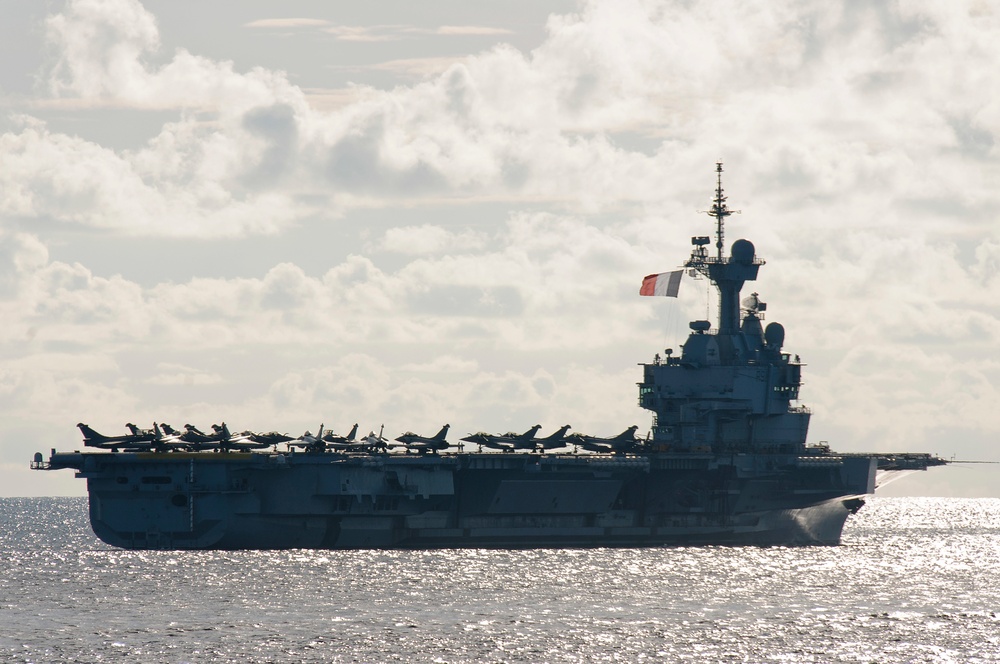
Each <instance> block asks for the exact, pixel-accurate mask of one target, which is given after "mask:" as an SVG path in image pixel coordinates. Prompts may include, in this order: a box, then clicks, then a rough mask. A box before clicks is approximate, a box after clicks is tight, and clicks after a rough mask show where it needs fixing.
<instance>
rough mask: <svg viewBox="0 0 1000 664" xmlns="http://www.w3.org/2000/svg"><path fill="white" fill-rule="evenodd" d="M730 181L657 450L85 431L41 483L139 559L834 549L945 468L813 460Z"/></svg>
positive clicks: (914, 459)
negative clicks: (388, 551) (169, 554)
mask: <svg viewBox="0 0 1000 664" xmlns="http://www.w3.org/2000/svg"><path fill="white" fill-rule="evenodd" d="M716 184H717V186H716V191H715V198H714V200H713V203H712V207H711V210H710V211H709V214H710V215H711V216H712V217H713V218H714V219H715V222H716V227H715V243H714V244H715V246H714V249H715V251H714V252H712V251H711V249H710V245H711V244H712V240H711V238H710V237H708V236H696V237H693V238H692V252H691V256H690V257H689V258H688V259H687V261H686V262H685V263H684V270H687V271H691V272H693V273H695V274H699V275H701V276H703V277H704V278H707V279H708V280H709V281H710V282H711V283H712V284H713V285H714V286H715V288H716V289H717V291H718V295H719V316H718V322H717V326H716V327H715V328H714V329H713V327H712V324H711V322H710V321H707V320H697V321H693V322H692V323H691V333H690V335H689V336H688V338H687V340H686V341H685V342H684V344H683V345H682V346H681V351H680V352H679V353H678V354H674V353H673V351H672V350H668V351H667V352H666V353H665V356H664V357H661V356H660V355H659V354H656V355H655V356H654V359H653V361H652V362H649V363H643V364H642V365H641V366H642V381H641V382H640V383H639V405H640V406H641V407H642V408H645V409H648V410H650V411H652V412H653V414H654V415H653V422H652V428H651V432H650V435H649V436H648V437H647V438H637V437H636V436H635V431H636V428H637V427H634V426H633V427H629V428H627V429H625V431H623V432H622V433H621V434H620V435H618V436H613V437H608V438H598V437H594V436H585V435H582V434H570V435H567V430H568V429H569V427H568V426H564V427H562V428H561V429H560V430H559V431H557V432H555V433H554V434H552V435H550V436H548V437H545V438H536V436H535V434H536V433H537V431H538V430H539V429H540V427H538V426H533V427H531V428H530V429H528V430H527V431H526V432H524V433H523V434H515V433H510V434H502V435H495V434H487V433H478V434H472V435H470V436H468V437H466V438H465V439H463V440H466V441H468V442H470V443H473V444H478V445H479V451H476V452H469V451H465V450H464V449H462V448H461V447H459V448H458V449H457V450H456V449H455V448H454V447H453V446H452V445H451V444H449V443H448V441H447V440H446V436H447V432H448V425H445V426H444V427H443V428H442V430H441V431H440V432H439V433H438V434H436V435H434V436H420V435H417V434H414V433H412V432H407V433H405V434H403V435H401V436H400V437H399V438H397V439H396V440H397V441H400V445H398V446H394V444H393V443H391V442H389V441H388V440H387V439H386V438H384V437H383V436H382V435H381V434H378V435H376V434H374V433H371V434H369V435H368V436H367V437H365V438H364V439H362V440H355V434H356V431H357V426H356V425H355V429H354V430H353V431H352V432H351V434H349V435H348V436H331V434H329V432H328V433H327V434H324V433H323V431H322V427H321V429H320V431H319V433H318V434H316V435H313V434H311V433H308V432H307V434H304V435H303V436H300V437H298V438H292V437H290V436H283V435H281V434H276V433H271V434H254V433H252V432H244V433H243V434H233V433H231V432H230V431H229V429H228V427H226V426H225V424H223V425H221V426H217V427H216V429H215V431H216V433H215V434H205V433H203V432H201V431H199V430H197V429H196V428H194V427H191V426H190V425H189V427H190V428H189V429H188V431H187V432H185V433H180V432H175V431H173V430H172V429H169V428H167V429H168V431H167V433H164V431H162V430H161V428H160V426H159V425H154V429H153V430H150V431H142V430H138V429H136V428H134V427H133V433H132V435H131V436H122V437H106V436H101V435H100V434H97V432H95V431H93V430H92V429H90V428H89V427H87V426H86V425H83V424H81V425H80V428H81V431H84V434H85V445H87V446H91V447H101V448H105V449H102V450H98V451H88V452H56V451H55V450H52V452H51V454H50V456H49V457H48V458H47V459H46V458H44V457H43V455H42V454H40V453H39V454H36V455H35V459H34V461H33V462H32V467H33V468H35V469H38V470H58V469H66V468H71V469H75V470H76V471H77V477H80V478H83V479H86V480H87V488H88V493H89V506H90V520H91V524H92V526H93V528H94V532H95V533H96V534H97V536H98V537H99V538H100V539H102V540H103V541H105V542H107V543H109V544H111V545H114V546H119V547H124V548H130V549H282V548H441V547H509V548H526V547H591V546H650V545H698V544H757V545H772V544H773V545H808V544H837V543H839V542H840V538H841V533H842V530H843V526H844V523H845V521H846V520H847V518H848V517H849V516H850V515H851V514H853V513H854V512H856V511H857V510H858V509H860V508H861V506H862V505H863V504H864V496H865V495H867V494H870V493H872V492H874V490H875V488H876V484H877V481H878V480H879V478H880V476H885V475H888V474H892V473H898V472H908V471H913V470H926V469H927V468H928V467H929V466H934V465H940V464H942V463H945V462H944V461H942V460H941V459H937V458H936V457H933V456H931V455H929V454H920V453H904V454H879V453H854V454H838V453H835V452H832V451H831V450H830V449H829V447H827V446H825V445H813V446H810V445H807V444H806V434H807V431H808V427H809V418H810V413H809V411H808V409H807V408H805V407H803V406H801V405H797V400H798V396H799V388H800V386H801V371H802V366H803V365H802V363H801V362H800V361H799V359H798V357H797V356H793V355H791V354H790V353H788V352H785V351H784V350H783V345H784V336H785V335H784V329H783V328H782V327H781V325H779V324H777V323H769V324H768V325H767V326H766V327H764V326H763V324H762V320H763V316H764V312H765V310H766V305H765V304H764V303H763V302H762V301H761V300H760V298H759V296H758V294H757V293H753V294H752V295H749V296H748V297H746V298H745V299H742V300H741V299H740V296H741V291H742V289H743V287H744V285H745V284H746V282H748V281H755V280H756V278H757V274H758V271H759V269H760V268H761V266H763V265H764V262H763V261H762V260H760V259H759V258H758V257H757V256H756V250H755V248H754V246H753V244H752V243H750V242H749V241H747V240H737V241H736V242H734V243H733V244H732V247H731V249H730V252H729V255H728V256H727V255H725V242H724V221H725V218H726V217H727V216H729V215H730V214H731V213H732V212H731V211H730V210H729V208H728V206H727V203H726V197H725V196H724V192H723V188H722V164H721V163H719V164H717V165H716ZM678 276H679V275H678ZM675 285H676V284H675ZM109 441H110V442H109ZM279 445H283V446H284V449H282V450H279V449H278V447H279ZM483 447H487V448H493V449H494V450H496V451H494V452H484V451H482V448H483ZM570 448H572V450H573V451H572V452H569V451H568V450H569V449H570ZM560 450H562V451H560Z"/></svg>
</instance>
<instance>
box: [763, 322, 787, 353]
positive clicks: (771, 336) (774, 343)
mask: <svg viewBox="0 0 1000 664" xmlns="http://www.w3.org/2000/svg"><path fill="white" fill-rule="evenodd" d="M764 342H765V343H766V344H767V346H768V348H774V349H779V348H781V346H782V345H783V344H784V343H785V326H784V325H782V324H781V323H768V325H767V327H765V328H764Z"/></svg>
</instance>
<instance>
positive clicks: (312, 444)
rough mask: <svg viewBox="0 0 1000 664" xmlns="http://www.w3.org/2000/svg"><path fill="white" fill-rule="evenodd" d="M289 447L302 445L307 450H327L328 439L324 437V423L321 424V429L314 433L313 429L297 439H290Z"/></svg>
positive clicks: (316, 451) (315, 451)
mask: <svg viewBox="0 0 1000 664" xmlns="http://www.w3.org/2000/svg"><path fill="white" fill-rule="evenodd" d="M288 446H289V447H301V448H302V449H303V450H305V451H306V452H310V453H318V452H323V451H325V450H326V440H324V439H323V425H322V424H320V425H319V431H318V432H316V435H313V433H312V432H311V431H306V432H305V433H304V434H302V435H301V436H299V437H298V438H297V439H296V440H294V441H293V440H290V441H288Z"/></svg>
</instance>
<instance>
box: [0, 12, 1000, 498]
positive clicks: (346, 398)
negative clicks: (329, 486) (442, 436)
mask: <svg viewBox="0 0 1000 664" xmlns="http://www.w3.org/2000/svg"><path fill="white" fill-rule="evenodd" d="M0 9H2V12H3V16H4V20H3V21H0V314H2V316H3V321H4V324H3V325H2V327H0V495H4V496H33V495H84V493H85V491H86V487H85V482H84V481H82V480H77V479H75V478H74V477H73V476H72V474H71V473H70V472H58V473H56V472H53V473H39V472H34V471H30V470H29V469H28V465H29V461H30V459H31V457H32V455H33V454H34V453H35V452H38V451H41V452H43V453H44V454H46V455H47V454H48V450H49V449H50V448H56V449H59V450H63V451H68V450H73V449H82V443H81V438H80V435H79V432H78V430H77V429H76V424H77V422H84V423H87V424H90V425H91V426H92V427H94V428H95V429H97V430H98V431H101V432H104V433H106V434H121V433H124V432H125V429H124V424H125V423H126V422H135V423H137V424H140V425H141V426H145V427H150V426H152V423H153V422H154V421H156V422H168V423H170V424H172V425H174V426H180V425H183V424H185V423H193V424H196V425H198V426H199V427H201V428H203V429H204V428H206V427H208V426H210V425H211V424H212V423H217V422H221V421H225V422H226V423H227V424H228V425H229V427H230V429H232V430H234V431H235V430H243V429H252V430H261V431H271V430H278V431H282V432H289V433H292V434H293V435H298V434H301V433H302V432H303V431H305V430H307V429H309V430H312V431H315V430H316V428H317V427H318V426H319V424H320V423H323V424H325V425H326V427H328V428H330V429H333V430H334V431H338V432H345V431H347V430H348V429H349V428H350V427H351V425H353V424H354V423H355V422H358V423H359V424H360V428H361V430H362V431H367V430H376V431H377V430H378V429H379V427H380V426H383V425H384V427H385V431H386V433H387V434H392V435H398V434H399V433H401V432H403V431H405V430H413V431H418V432H425V433H427V434H432V433H434V432H435V431H437V430H438V428H440V426H441V425H442V424H444V423H445V422H447V423H450V424H451V425H452V434H453V436H452V437H453V438H457V437H460V436H461V435H465V433H466V432H474V431H481V430H483V431H490V432H503V431H508V430H516V431H522V430H525V429H527V428H529V427H530V426H532V425H534V424H541V425H542V427H543V428H542V432H541V433H542V435H546V434H547V433H549V432H550V431H554V430H555V429H556V428H558V427H559V426H561V425H563V424H571V425H572V426H573V430H574V431H582V432H586V433H590V434H594V435H610V434H615V433H618V432H620V431H621V430H623V429H624V428H626V427H627V426H629V425H632V424H637V425H639V427H640V428H639V432H640V434H644V433H645V432H646V431H648V429H649V427H650V424H651V418H650V413H649V412H647V411H644V410H642V409H640V408H639V407H638V406H637V399H638V390H637V387H636V383H637V382H638V381H639V380H640V379H641V368H640V367H639V366H638V364H639V363H641V362H648V361H651V360H652V358H653V355H654V353H657V352H660V353H662V351H663V350H664V349H665V348H678V347H679V345H680V344H681V343H683V341H684V339H685V336H686V333H687V323H688V322H689V321H691V320H695V319H702V318H705V317H706V316H708V317H710V318H713V319H714V318H715V317H716V304H715V302H714V299H713V298H712V296H711V295H710V293H709V290H708V285H707V284H706V283H705V282H704V281H700V282H699V281H694V280H686V281H685V282H684V283H683V284H682V287H681V296H680V297H679V298H677V299H672V298H643V297H639V296H638V288H639V285H640V283H641V281H642V277H643V276H644V275H647V274H650V273H653V272H663V271H667V270H672V269H675V268H676V267H677V266H679V265H681V264H682V263H683V261H684V260H685V259H686V258H687V256H688V254H689V253H690V238H691V236H694V235H709V234H710V233H711V232H712V219H711V218H710V217H708V216H706V215H705V214H704V211H705V210H707V209H708V206H709V204H710V201H711V198H712V194H713V190H714V186H715V173H714V171H715V162H716V161H718V160H722V161H723V162H724V168H725V174H724V181H723V185H724V187H725V190H726V194H727V196H728V197H729V206H730V207H731V208H733V209H736V210H740V212H741V214H739V215H734V216H732V217H730V218H729V219H728V220H727V227H726V237H727V240H730V241H731V240H735V239H737V238H741V237H743V238H747V239H750V240H752V241H753V242H754V244H755V245H756V248H757V254H758V256H759V257H761V258H763V259H764V260H766V261H767V264H766V265H765V266H764V267H763V268H762V270H761V274H760V278H759V279H758V281H757V282H756V283H752V284H748V285H747V288H746V289H745V290H744V293H748V292H750V291H756V292H759V293H760V298H761V300H763V301H765V302H767V303H768V309H767V314H766V317H767V321H768V322H770V321H779V322H781V323H782V324H783V325H784V327H785V330H786V338H785V350H786V351H789V352H793V353H795V354H798V355H799V356H800V357H801V358H802V361H803V362H804V363H806V365H807V366H806V367H805V368H804V370H803V377H804V385H803V387H802V390H801V402H800V403H801V404H802V405H806V406H808V407H810V408H811V410H812V413H813V416H812V423H811V427H810V434H809V440H810V442H813V443H817V442H820V441H826V442H828V443H829V444H830V445H831V447H833V448H834V449H835V450H839V451H844V452H862V451H878V452H888V451H909V452H931V453H935V454H938V455H940V456H942V457H945V458H953V457H954V458H957V459H963V460H980V461H993V462H998V461H1000V451H998V442H1000V303H998V297H997V296H998V294H1000V143H998V139H1000V95H998V94H997V92H998V91H1000V68H998V67H997V63H998V62H1000V9H998V6H997V5H996V3H993V2H989V1H988V0H968V1H963V0H956V1H954V2H947V3H942V2H937V1H933V0H912V1H909V0H894V1H891V2H889V1H880V0H873V1H865V2H859V1H857V0H833V1H827V0H822V1H820V0H812V1H808V0H807V1H806V2H802V1H800V0H795V1H782V0H778V1H776V2H768V3H746V2H736V1H735V0H732V1H722V2H712V3H692V2H687V1H680V0H678V1H670V0H665V1H657V0H649V1H633V0H592V1H582V0H581V1H579V2H577V1H570V0H551V1H534V0H507V1H505V2H503V3H469V2H463V1H459V0H428V1H427V2H421V3H411V2H402V1H393V0H389V1H383V2H379V3H353V2H320V1H318V0H313V1H305V0H290V1H285V2H281V3H275V2H263V1H260V0H256V1H254V0H250V1H243V2H239V3H194V2H190V1H187V0H183V1H179V2H178V1H176V0H172V1H169V2H168V1H166V0H155V1H153V0H150V1H147V2H144V3H140V2H138V1H136V0H70V1H69V2H57V1H54V0H50V1H45V2H32V3H26V2H19V1H17V0H0ZM455 434H457V435H455ZM998 480H1000V465H954V466H949V467H946V468H938V469H933V470H931V471H929V472H927V473H920V474H915V475H910V476H908V477H905V478H903V479H900V480H899V481H898V482H896V483H894V484H891V485H889V486H888V487H886V489H885V493H886V495H930V496H993V497H1000V481H998Z"/></svg>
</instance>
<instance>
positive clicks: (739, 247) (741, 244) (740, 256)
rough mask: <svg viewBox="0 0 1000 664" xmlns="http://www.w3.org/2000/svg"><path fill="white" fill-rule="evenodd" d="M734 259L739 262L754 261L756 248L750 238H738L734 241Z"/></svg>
mask: <svg viewBox="0 0 1000 664" xmlns="http://www.w3.org/2000/svg"><path fill="white" fill-rule="evenodd" d="M732 254H733V260H734V261H736V262H737V263H753V259H754V248H753V242H751V241H750V240H737V241H736V242H733V248H732Z"/></svg>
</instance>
